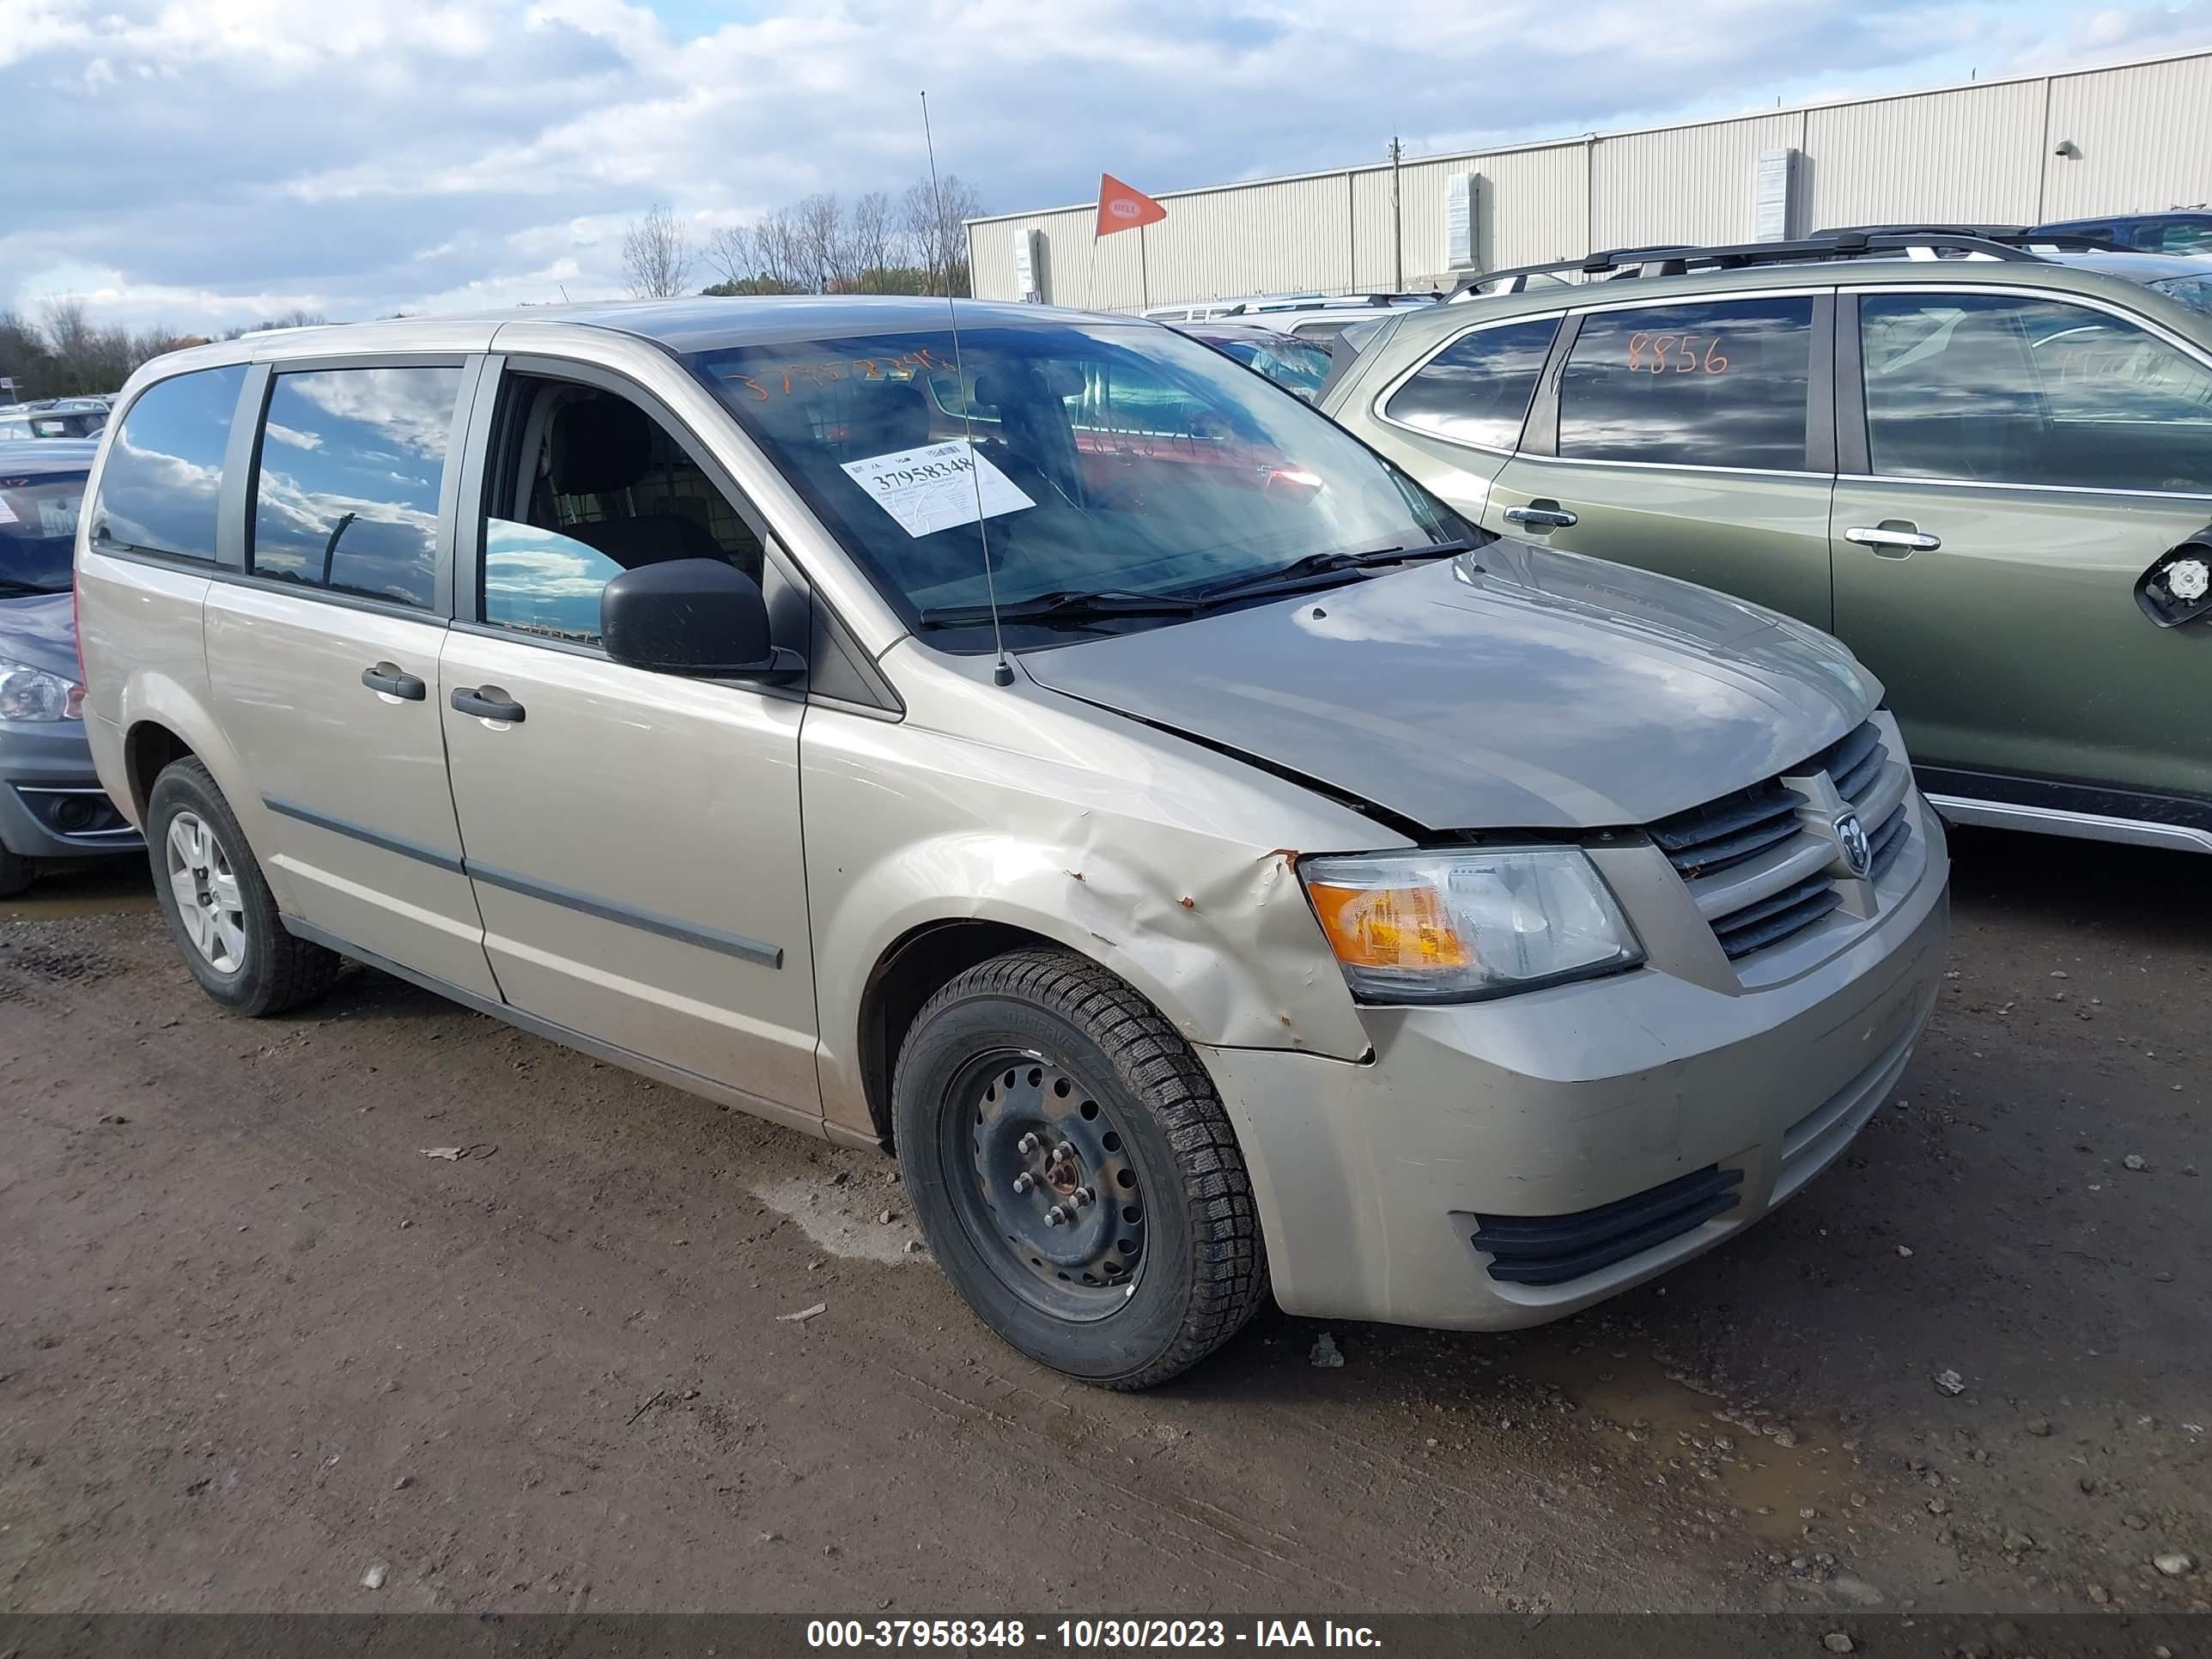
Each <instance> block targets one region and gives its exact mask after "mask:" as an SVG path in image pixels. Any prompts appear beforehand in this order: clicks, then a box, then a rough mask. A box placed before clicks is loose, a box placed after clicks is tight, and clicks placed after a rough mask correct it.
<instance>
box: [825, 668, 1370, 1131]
mask: <svg viewBox="0 0 2212 1659" xmlns="http://www.w3.org/2000/svg"><path fill="white" fill-rule="evenodd" d="M907 686H908V682H905V681H902V692H906V691H907ZM907 694H908V698H909V717H908V720H906V721H904V722H901V723H897V724H893V723H890V722H886V721H883V720H871V719H868V718H866V717H865V716H859V715H850V714H843V713H842V712H837V711H824V710H823V709H821V708H816V709H812V710H810V711H809V714H808V716H807V720H806V724H805V729H804V736H803V738H802V771H803V782H802V790H803V799H804V806H805V842H806V860H807V886H808V904H809V909H810V912H811V918H812V924H813V934H814V950H815V967H816V973H817V982H818V987H819V990H818V996H817V1000H818V1005H819V1012H820V1030H821V1044H822V1047H821V1072H822V1085H823V1104H824V1108H825V1110H826V1112H827V1115H828V1116H829V1119H830V1120H831V1121H832V1122H833V1123H840V1124H844V1125H847V1126H849V1127H854V1128H862V1127H866V1124H867V1123H868V1121H869V1119H868V1111H867V1104H866V1095H865V1088H864V1085H863V1083H862V1079H861V1075H860V1018H861V998H862V995H863V992H864V987H866V984H867V983H868V981H869V979H870V976H871V975H872V973H873V972H874V970H875V969H876V967H877V965H878V963H880V962H882V961H883V960H884V957H885V956H886V955H887V954H888V953H889V952H890V951H892V950H893V949H894V948H895V947H896V945H898V943H899V942H900V941H901V940H902V939H905V938H907V937H908V936H909V935H911V934H912V933H914V932H915V930H916V929H918V928H921V927H928V926H930V925H933V924H938V923H943V922H946V921H969V920H974V921H990V922H996V923H1000V924H1003V925H1005V926H1008V927H1018V928H1021V929H1023V930H1024V931H1026V932H1028V933H1034V934H1036V935H1038V936H1039V937H1041V938H1044V939H1051V940H1054V941H1055V942H1057V943H1059V944H1061V945H1066V947H1067V948H1069V949H1070V950H1073V951H1080V952H1081V953H1082V954H1084V955H1085V956H1086V957H1090V958H1091V959H1092V960H1093V961H1096V962H1097V963H1101V964H1102V965H1103V966H1105V967H1107V968H1109V969H1112V970H1113V971H1114V972H1115V973H1117V974H1119V975H1121V977H1122V978H1124V979H1126V980H1127V981H1129V982H1130V983H1131V984H1132V985H1133V986H1134V987H1136V988H1137V989H1138V990H1139V991H1140V992H1142V993H1143V994H1145V996H1146V998H1148V999H1149V1000H1151V1001H1152V1003H1153V1004H1154V1005H1155V1006H1158V1008H1159V1009H1160V1011H1161V1012H1163V1013H1164V1014H1165V1015H1166V1016H1167V1018H1169V1019H1170V1020H1171V1021H1172V1022H1173V1023H1174V1024H1175V1025H1176V1029H1177V1030H1180V1031H1181V1032H1182V1034H1183V1035H1184V1036H1186V1037H1188V1039H1189V1040H1190V1041H1192V1042H1196V1043H1203V1044H1207V1045H1211V1046H1215V1047H1226V1048H1281V1049H1291V1050H1302V1051H1305V1052H1309V1053H1314V1054H1327V1055H1332V1056H1334V1057H1337V1058H1340V1059H1346V1060H1350V1059H1356V1058H1358V1056H1360V1055H1361V1054H1364V1053H1365V1052H1366V1050H1367V1048H1368V1046H1369V1045H1368V1036H1367V1032H1366V1030H1365V1028H1364V1024H1362V1022H1361V1019H1360V1017H1359V1012H1358V1009H1357V1007H1356V1006H1354V1004H1353V1003H1352V998H1351V996H1350V994H1349V993H1348V992H1347V991H1346V987H1345V984H1344V979H1343V975H1342V974H1341V973H1340V971H1339V969H1338V968H1337V965H1336V963H1335V961H1334V958H1333V957H1331V956H1330V954H1329V952H1328V946H1327V945H1326V943H1325V942H1324V941H1323V939H1322V934H1321V930H1320V927H1319V926H1318V925H1317V924H1316V921H1315V920H1314V916H1313V912H1312V909H1311V908H1310V906H1309V905H1308V903H1307V902H1306V897H1305V894H1304V890H1303V889H1302V888H1301V886H1300V885H1299V883H1298V879H1297V874H1296V872H1295V869H1294V867H1293V866H1294V862H1295V859H1296V856H1297V853H1298V852H1299V851H1302V850H1324V849H1334V848H1345V847H1362V846H1367V845H1379V846H1389V845H1393V844H1402V842H1401V841H1400V839H1399V838H1398V837H1397V836H1395V835H1394V834H1392V833H1391V832H1389V831H1387V830H1379V829H1378V828H1377V826H1376V825H1375V824H1373V823H1370V822H1369V821H1368V820H1366V819H1364V818H1363V817H1360V816H1359V815H1358V814H1357V813H1354V812H1352V811H1349V810H1348V809H1346V808H1345V807H1342V806H1340V805H1335V804H1334V803H1332V802H1329V801H1328V800H1326V799H1322V797H1320V796H1318V795H1316V794H1314V793H1311V792H1309V791H1306V790H1304V789H1301V788H1299V787H1297V785H1296V784H1293V783H1291V782H1288V781H1284V780H1282V779H1279V778H1277V777H1274V776H1273V775H1269V774H1267V773H1264V772H1261V771H1258V770H1256V769H1250V768H1246V767H1243V766H1241V765H1239V764H1237V763H1236V762H1234V761H1231V760H1228V759H1225V758H1224V757H1221V756H1219V755H1218V754H1216V753H1213V752H1212V751H1210V750H1205V749H1202V748H1200V747H1199V746H1197V745H1195V744H1188V743H1185V742H1184V741H1183V740H1182V739H1180V738H1174V737H1171V736H1169V735H1167V734H1164V733H1160V732H1154V731H1152V730H1150V729H1149V728H1146V727H1144V726H1139V725H1137V724H1135V723H1134V722H1132V721H1127V720H1123V719H1121V717H1119V716H1116V715H1114V714H1109V713H1107V712H1106V711H1103V710H1099V709H1096V708H1091V707H1089V706H1088V705H1085V704H1082V703H1079V702H1074V701H1073V700H1072V699H1066V698H1061V697H1058V696H1054V694H1053V693H1050V692H1048V691H1043V690H1039V689H1038V688H1036V687H1034V686H1031V685H1029V684H1025V683H1024V684H1021V685H1019V686H1018V687H1015V688H1009V689H1006V690H999V689H996V688H987V689H983V690H978V691H976V692H975V695H976V696H987V697H991V698H994V699H996V702H995V703H994V704H993V705H991V706H989V708H988V713H989V714H990V716H991V717H992V719H993V721H994V726H995V727H996V729H995V730H994V732H993V735H992V738H991V739H989V740H983V739H980V738H975V737H973V736H967V735H961V734H959V733H957V732H953V731H947V730H945V729H943V726H944V725H955V726H957V725H958V724H961V723H962V722H961V721H959V720H957V718H955V719H945V718H944V716H945V714H955V715H957V713H959V712H961V711H959V710H957V709H948V710H945V711H943V714H940V716H939V720H941V722H942V724H939V721H929V722H928V723H927V724H926V723H925V721H926V720H927V715H926V714H924V712H923V711H922V710H920V709H917V708H915V706H914V705H915V702H918V701H921V702H926V701H927V699H926V698H917V697H916V696H915V694H914V693H912V692H908V693H907Z"/></svg>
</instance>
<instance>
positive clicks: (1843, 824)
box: [1836, 812, 1874, 876]
mask: <svg viewBox="0 0 2212 1659" xmlns="http://www.w3.org/2000/svg"><path fill="white" fill-rule="evenodd" d="M1836 845H1837V846H1838V847H1840V848H1843V852H1844V863H1845V864H1848V865H1850V866H1851V873H1852V874H1853V875H1855V876H1863V875H1864V874H1866V872H1867V871H1868V870H1869V868H1871V867H1872V866H1873V864H1874V848H1871V847H1869V845H1868V844H1867V832H1866V826H1865V825H1863V824H1862V823H1860V822H1859V815H1858V814H1857V813H1856V812H1845V813H1844V815H1843V816H1842V817H1838V819H1837V820H1836Z"/></svg>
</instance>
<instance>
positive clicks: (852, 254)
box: [844, 190, 900, 292]
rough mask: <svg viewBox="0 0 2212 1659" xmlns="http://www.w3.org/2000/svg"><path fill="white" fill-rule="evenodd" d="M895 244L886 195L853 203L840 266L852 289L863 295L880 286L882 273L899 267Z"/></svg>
mask: <svg viewBox="0 0 2212 1659" xmlns="http://www.w3.org/2000/svg"><path fill="white" fill-rule="evenodd" d="M899 240H900V238H899V234H898V228H897V226H896V224H895V223H894V222H893V220H892V217H891V198H890V193H889V192H888V191H880V190H872V191H868V192H867V193H866V195H864V196H860V197H855V198H854V202H853V210H852V212H851V213H850V214H849V215H848V216H847V218H846V221H845V258H844V265H845V272H846V275H847V276H848V278H849V279H850V280H851V282H852V284H853V286H854V288H856V289H860V290H861V291H862V292H867V291H869V290H870V289H879V288H880V287H881V286H882V284H883V278H884V273H885V272H887V271H889V270H890V269H891V267H892V266H893V265H895V264H899V263H900V260H899V257H898V255H899V246H898V244H899Z"/></svg>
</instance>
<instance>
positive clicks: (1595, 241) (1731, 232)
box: [1581, 112, 1805, 252]
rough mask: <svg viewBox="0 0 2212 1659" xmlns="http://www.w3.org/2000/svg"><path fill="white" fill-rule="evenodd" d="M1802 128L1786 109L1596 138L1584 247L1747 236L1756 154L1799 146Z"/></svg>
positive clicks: (1797, 117) (1732, 239) (1749, 234)
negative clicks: (1616, 136)
mask: <svg viewBox="0 0 2212 1659" xmlns="http://www.w3.org/2000/svg"><path fill="white" fill-rule="evenodd" d="M1804 134H1805V118H1804V117H1803V115H1802V113H1799V112H1787V113H1778V114H1774V115H1757V116H1752V117H1748V118H1745V119H1743V120H1740V121H1714V122H1710V123H1708V124H1706V125H1704V126H1696V127H1675V128H1674V129H1672V130H1671V131H1662V132H1635V133H1629V134H1626V135H1624V136H1623V137H1618V138H1604V137H1601V138H1600V139H1599V140H1598V141H1597V143H1596V146H1595V150H1594V152H1593V154H1592V155H1591V157H1590V242H1591V246H1595V247H1601V248H1605V247H1642V246H1647V245H1649V244H1651V243H1655V242H1747V241H1749V240H1752V234H1753V229H1754V220H1753V205H1752V204H1753V184H1754V175H1755V173H1756V172H1757V169H1758V165H1759V151H1761V150H1763V149H1788V148H1795V147H1799V146H1802V143H1803V141H1804ZM1581 251H1582V252H1589V248H1588V247H1585V248H1583V249H1582V250H1581Z"/></svg>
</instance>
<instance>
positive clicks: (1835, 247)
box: [1451, 225, 2113, 299]
mask: <svg viewBox="0 0 2212 1659" xmlns="http://www.w3.org/2000/svg"><path fill="white" fill-rule="evenodd" d="M2038 249H2043V250H2047V251H2049V252H2075V251H2081V252H2099V253H2109V252H2112V251H2113V250H2112V244H2111V243H2109V242H2100V241H2099V240H2096V239H2095V238H2094V237H2092V236H2084V235H2076V234H2059V233H2056V232H2050V231H2042V232H2031V231H2030V230H2029V229H2028V228H2026V227H2024V226H2021V225H1854V226H1850V227H1848V228H1839V229H1835V230H1821V231H1815V232H1814V234H1812V235H1810V236H1804V237H1799V238H1796V240H1790V241H1781V242H1739V243H1735V244H1733V245H1730V246H1721V247H1698V246H1692V245H1690V244H1687V243H1673V242H1669V243H1662V244H1660V245H1658V246H1651V247H1625V248H1613V249H1611V250H1609V251H1607V252H1602V253H1592V254H1589V255H1588V256H1586V257H1585V258H1580V259H1555V260H1553V261H1551V262H1550V263H1549V264H1536V265H1515V266H1512V267H1510V268H1509V269H1507V270H1484V271H1475V272H1472V273H1470V274H1469V275H1468V276H1466V277H1465V278H1463V279H1462V281H1461V282H1460V283H1459V284H1458V285H1457V286H1456V287H1455V288H1454V289H1452V294H1451V297H1452V298H1454V299H1457V298H1458V297H1459V296H1460V295H1462V294H1464V293H1466V292H1467V291H1468V289H1476V288H1480V289H1484V290H1485V291H1486V292H1490V293H1498V294H1518V293H1521V292H1522V291H1524V290H1525V289H1527V288H1528V278H1530V277H1532V276H1554V275H1557V274H1558V273H1559V272H1561V271H1572V272H1576V273H1578V274H1580V275H1581V276H1584V277H1587V278H1589V279H1590V280H1593V281H1619V280H1620V279H1622V278H1624V277H1632V276H1683V275H1685V274H1686V273H1687V272H1689V271H1691V270H1744V269H1748V268H1750V267H1753V266H1756V265H1783V264H1818V263H1820V262H1822V261H1826V260H1831V259H1863V258H1892V259H1893V258H1921V259H1933V258H1942V257H1943V256H1944V255H1946V254H1949V255H1953V256H1965V257H1975V258H1984V259H1999V260H2004V261H2007V262H2009V263H2016V264H2045V263H2048V261H2047V259H2046V258H2045V254H2044V253H2042V252H2036V250H2038ZM1498 284H1503V286H1497V285H1498Z"/></svg>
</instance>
